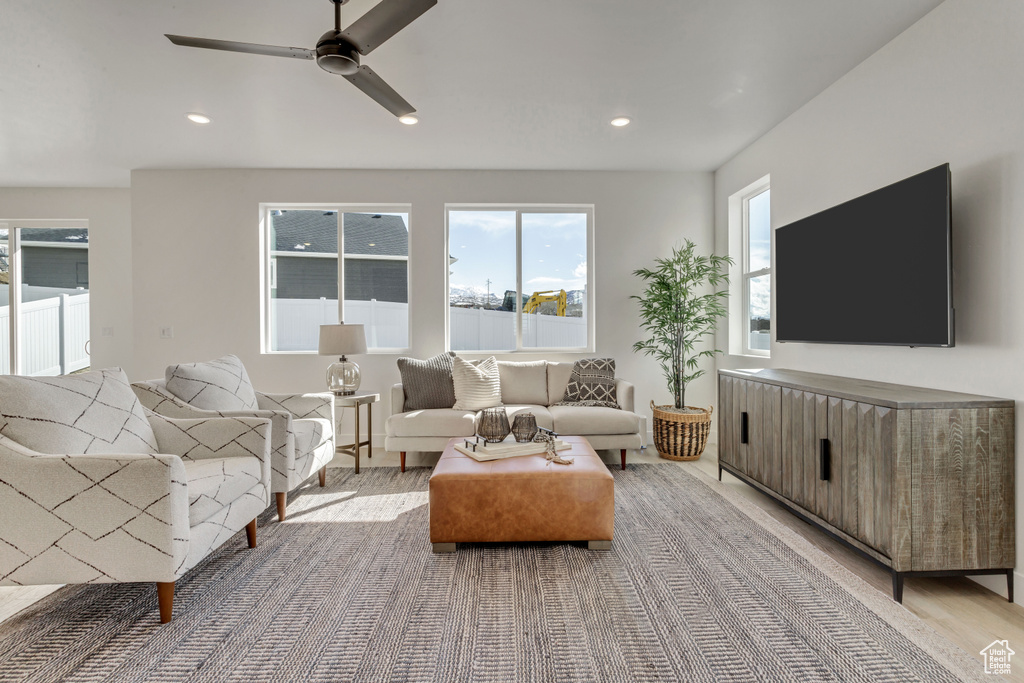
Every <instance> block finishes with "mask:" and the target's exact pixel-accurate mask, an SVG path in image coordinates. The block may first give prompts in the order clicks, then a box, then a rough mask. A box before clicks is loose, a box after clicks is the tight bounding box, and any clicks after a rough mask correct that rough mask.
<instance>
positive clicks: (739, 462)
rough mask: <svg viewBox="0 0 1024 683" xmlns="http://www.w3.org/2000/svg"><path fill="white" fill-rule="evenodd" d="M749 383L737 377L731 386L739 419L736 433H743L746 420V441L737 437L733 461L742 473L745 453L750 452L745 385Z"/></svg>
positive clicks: (748, 415) (745, 467)
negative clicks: (737, 441)
mask: <svg viewBox="0 0 1024 683" xmlns="http://www.w3.org/2000/svg"><path fill="white" fill-rule="evenodd" d="M749 384H750V382H747V381H746V380H742V379H738V380H735V386H734V387H733V392H734V394H733V395H734V398H733V400H734V401H735V402H736V415H737V417H738V418H739V420H740V424H739V425H738V426H739V430H738V431H737V434H738V435H742V433H743V420H744V419H746V421H747V442H746V443H743V440H742V438H740V439H739V443H738V444H737V446H736V462H735V463H734V465H735V467H736V469H737V470H739V471H740V472H742V473H744V474H746V473H747V453H749V452H750V411H749V410H748V409H747V386H748V385H749ZM744 414H745V415H744Z"/></svg>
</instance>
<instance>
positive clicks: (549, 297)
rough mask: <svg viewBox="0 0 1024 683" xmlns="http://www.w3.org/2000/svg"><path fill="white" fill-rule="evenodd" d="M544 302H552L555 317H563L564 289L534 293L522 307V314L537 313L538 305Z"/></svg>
mask: <svg viewBox="0 0 1024 683" xmlns="http://www.w3.org/2000/svg"><path fill="white" fill-rule="evenodd" d="M546 301H554V302H555V315H557V316H561V317H563V318H564V317H565V304H566V295H565V290H564V289H558V290H555V289H549V290H548V291H546V292H534V293H533V294H532V295H531V296H530V298H529V300H527V302H526V304H525V305H524V306H523V313H537V312H538V309H539V308H540V305H541V304H543V303H544V302H546Z"/></svg>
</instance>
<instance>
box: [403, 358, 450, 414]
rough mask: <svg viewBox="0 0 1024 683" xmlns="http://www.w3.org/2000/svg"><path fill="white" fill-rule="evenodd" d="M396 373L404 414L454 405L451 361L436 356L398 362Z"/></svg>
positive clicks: (405, 359) (404, 359)
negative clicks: (398, 375) (403, 392)
mask: <svg viewBox="0 0 1024 683" xmlns="http://www.w3.org/2000/svg"><path fill="white" fill-rule="evenodd" d="M398 372H399V373H400V374H401V375H402V388H403V389H404V390H405V407H404V410H406V411H409V410H428V409H431V408H451V407H452V406H453V405H455V385H454V384H453V383H452V357H451V355H449V354H447V353H439V354H437V355H436V356H434V357H433V358H428V359H426V360H416V359H415V358H399V359H398Z"/></svg>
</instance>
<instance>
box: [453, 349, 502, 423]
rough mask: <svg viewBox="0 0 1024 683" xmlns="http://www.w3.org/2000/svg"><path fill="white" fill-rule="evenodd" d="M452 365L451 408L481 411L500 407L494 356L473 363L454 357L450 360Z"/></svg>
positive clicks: (499, 390) (499, 380)
mask: <svg viewBox="0 0 1024 683" xmlns="http://www.w3.org/2000/svg"><path fill="white" fill-rule="evenodd" d="M452 363H453V368H452V380H453V381H454V384H455V405H454V406H452V407H453V408H455V409H456V410H483V409H484V408H492V407H494V406H500V405H501V375H500V374H499V373H498V361H497V360H496V359H495V358H494V356H489V357H488V358H485V359H484V360H482V361H477V362H475V363H474V362H471V361H468V360H466V359H465V358H459V357H458V356H456V357H455V358H452Z"/></svg>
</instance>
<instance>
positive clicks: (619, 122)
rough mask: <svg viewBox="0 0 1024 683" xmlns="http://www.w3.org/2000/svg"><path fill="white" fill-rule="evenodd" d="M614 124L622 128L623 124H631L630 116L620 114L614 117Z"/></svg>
mask: <svg viewBox="0 0 1024 683" xmlns="http://www.w3.org/2000/svg"><path fill="white" fill-rule="evenodd" d="M612 125H613V126H617V127H619V128H622V127H623V126H628V125H629V118H628V117H626V116H618V117H616V118H614V119H612Z"/></svg>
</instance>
